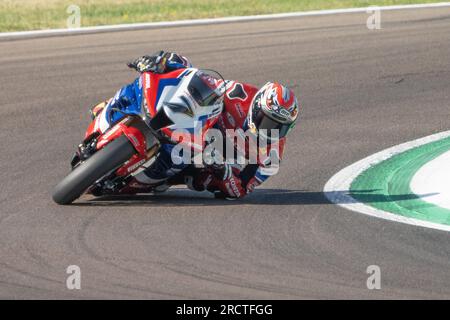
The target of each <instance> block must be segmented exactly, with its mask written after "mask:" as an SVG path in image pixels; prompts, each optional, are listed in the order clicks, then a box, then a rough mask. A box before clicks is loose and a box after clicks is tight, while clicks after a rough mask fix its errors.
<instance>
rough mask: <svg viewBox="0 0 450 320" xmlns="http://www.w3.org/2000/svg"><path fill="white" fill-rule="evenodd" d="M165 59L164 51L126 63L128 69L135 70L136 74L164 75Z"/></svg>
mask: <svg viewBox="0 0 450 320" xmlns="http://www.w3.org/2000/svg"><path fill="white" fill-rule="evenodd" d="M166 60H167V59H166V57H165V54H164V51H160V52H158V53H156V54H155V55H151V56H142V57H140V58H137V59H136V60H134V61H132V62H130V63H128V64H127V65H128V67H129V68H131V69H134V70H136V71H137V72H140V73H143V72H154V73H164V70H165V65H166Z"/></svg>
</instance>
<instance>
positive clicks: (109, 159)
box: [53, 135, 136, 205]
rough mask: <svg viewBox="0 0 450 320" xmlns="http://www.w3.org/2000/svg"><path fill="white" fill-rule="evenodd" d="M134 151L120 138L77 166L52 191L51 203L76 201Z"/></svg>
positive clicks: (122, 137) (125, 138)
mask: <svg viewBox="0 0 450 320" xmlns="http://www.w3.org/2000/svg"><path fill="white" fill-rule="evenodd" d="M135 153H136V150H135V149H134V147H133V145H132V144H131V143H130V141H129V140H128V138H127V137H125V136H123V135H122V136H120V137H119V138H117V139H115V140H114V141H112V142H110V143H109V144H108V145H106V146H105V147H104V148H103V149H101V150H99V151H97V152H96V153H95V154H94V155H93V156H92V157H90V158H89V159H87V160H86V161H84V162H83V163H81V164H80V165H78V166H77V167H76V168H75V169H74V170H73V171H72V172H71V173H69V174H68V175H67V176H66V177H65V178H64V179H63V180H62V181H61V182H60V183H58V184H57V185H56V187H55V189H54V190H53V201H55V202H56V203H57V204H61V205H66V204H70V203H72V202H73V201H75V200H76V199H78V198H79V197H80V196H81V195H82V194H83V193H84V192H85V191H86V190H87V189H88V188H89V187H90V186H92V185H93V184H94V183H95V182H96V181H97V180H99V179H100V178H102V177H103V176H104V175H106V174H107V173H109V172H111V171H112V170H114V169H116V168H119V167H120V166H122V165H123V164H124V163H125V162H126V161H128V160H129V159H130V158H131V157H132V156H133V155H134V154H135Z"/></svg>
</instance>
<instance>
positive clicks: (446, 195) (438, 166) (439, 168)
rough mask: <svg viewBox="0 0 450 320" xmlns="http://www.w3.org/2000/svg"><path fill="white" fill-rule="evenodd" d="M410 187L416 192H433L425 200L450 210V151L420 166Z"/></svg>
mask: <svg viewBox="0 0 450 320" xmlns="http://www.w3.org/2000/svg"><path fill="white" fill-rule="evenodd" d="M410 188H411V191H412V192H414V193H415V194H432V195H430V196H429V197H426V198H424V199H423V200H424V201H426V202H429V203H432V204H434V205H435V206H438V207H441V208H446V209H449V210H450V151H448V152H446V153H444V154H442V155H440V156H439V157H437V158H436V159H434V160H432V161H430V162H428V163H426V164H425V165H424V166H423V167H422V168H420V169H419V170H418V171H417V172H416V174H414V177H413V178H412V179H411V185H410Z"/></svg>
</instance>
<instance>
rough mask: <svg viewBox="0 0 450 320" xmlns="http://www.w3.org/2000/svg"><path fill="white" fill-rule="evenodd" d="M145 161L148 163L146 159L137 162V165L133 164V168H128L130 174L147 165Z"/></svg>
mask: <svg viewBox="0 0 450 320" xmlns="http://www.w3.org/2000/svg"><path fill="white" fill-rule="evenodd" d="M145 161H146V160H145V159H142V160H141V161H139V162H136V163H135V164H133V165H132V166H130V167H128V169H127V171H128V172H132V171H134V170H135V169H137V168H139V167H140V166H141V165H143V164H144V163H145Z"/></svg>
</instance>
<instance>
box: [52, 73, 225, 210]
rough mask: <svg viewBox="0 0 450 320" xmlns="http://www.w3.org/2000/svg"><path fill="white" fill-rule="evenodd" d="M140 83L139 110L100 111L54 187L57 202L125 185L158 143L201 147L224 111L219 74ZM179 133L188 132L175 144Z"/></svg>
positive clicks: (143, 78) (148, 77) (144, 78)
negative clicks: (65, 174) (61, 178)
mask: <svg viewBox="0 0 450 320" xmlns="http://www.w3.org/2000/svg"><path fill="white" fill-rule="evenodd" d="M138 83H139V85H138V87H139V89H140V90H141V91H140V94H141V96H142V99H141V100H142V104H141V106H140V108H139V109H140V110H137V111H134V112H124V111H123V110H118V109H114V108H112V107H111V106H112V105H113V104H108V105H107V106H106V107H105V108H103V110H102V111H101V113H100V114H98V115H97V116H96V117H95V118H94V120H93V121H92V122H91V124H90V125H89V127H88V129H87V131H86V134H85V138H84V140H83V142H82V143H81V144H80V145H79V146H78V150H77V152H76V153H75V154H74V156H73V158H72V161H71V166H72V171H71V172H70V173H69V174H68V175H67V176H66V177H65V178H64V179H63V180H62V181H61V182H60V183H59V184H58V185H57V186H56V187H55V189H54V192H53V200H54V201H55V202H56V203H58V204H70V203H72V202H73V201H74V200H76V199H77V198H79V197H80V196H81V195H82V194H84V193H91V194H94V195H99V194H102V192H101V191H102V190H106V189H110V190H114V189H116V188H120V187H123V186H124V185H126V183H127V181H129V180H130V179H131V177H132V176H133V175H134V174H136V173H137V172H138V171H140V170H142V166H143V165H144V164H145V163H148V162H149V161H151V160H152V158H154V157H155V156H156V155H157V154H158V151H159V149H160V146H161V145H162V144H165V143H171V144H177V143H185V144H188V145H190V147H192V148H202V146H199V145H196V141H204V140H203V136H204V135H205V133H206V132H207V131H208V129H210V128H211V127H212V126H213V125H214V124H215V123H216V121H217V119H218V116H219V115H220V113H221V112H222V108H223V103H222V102H223V94H224V92H225V81H224V80H223V78H222V77H221V76H220V74H219V73H217V72H215V71H212V70H199V69H195V68H187V69H180V70H176V71H173V72H169V73H166V74H155V73H150V72H146V73H142V74H141V75H140V78H139V81H138ZM112 114H115V118H116V119H114V120H113V119H112V116H111V115H112ZM117 114H121V116H120V117H119V118H117ZM199 124H200V125H199ZM179 129H182V132H189V134H188V135H187V136H186V137H184V138H183V137H182V135H181V139H180V134H177V135H176V139H175V140H176V141H175V140H174V139H172V137H174V136H175V135H173V133H174V132H175V131H177V130H179ZM198 135H202V137H200V139H198Z"/></svg>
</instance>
